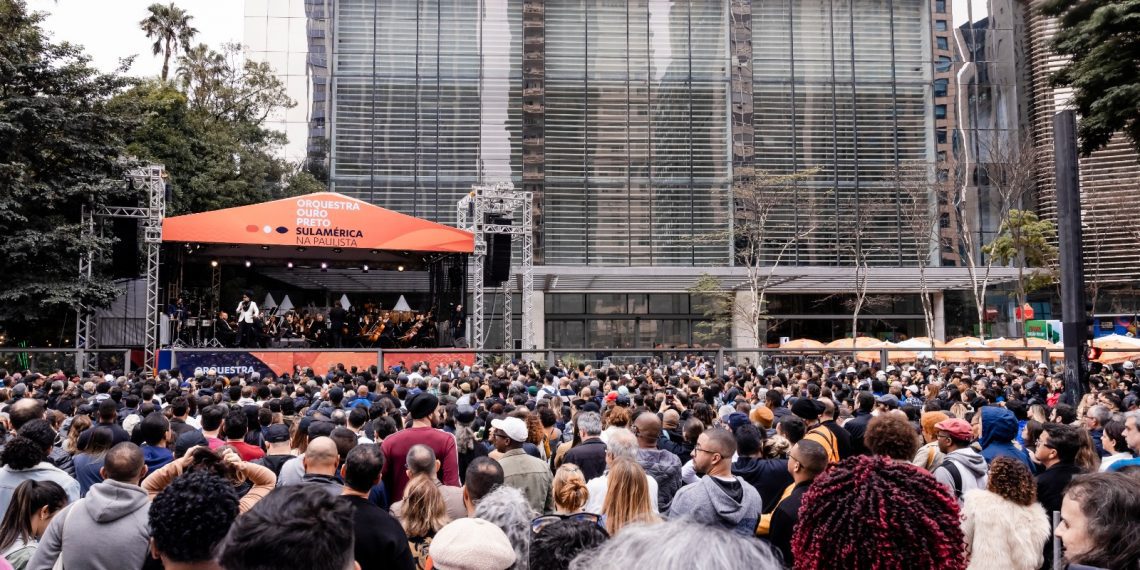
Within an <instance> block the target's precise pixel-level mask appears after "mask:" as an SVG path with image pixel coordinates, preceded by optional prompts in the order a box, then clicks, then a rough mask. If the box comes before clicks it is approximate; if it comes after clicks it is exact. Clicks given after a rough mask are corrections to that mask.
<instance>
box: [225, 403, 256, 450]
mask: <svg viewBox="0 0 1140 570" xmlns="http://www.w3.org/2000/svg"><path fill="white" fill-rule="evenodd" d="M248 432H249V418H247V417H246V415H245V412H243V411H241V410H234V411H232V412H230V413H229V415H227V416H226V421H225V423H224V424H223V426H222V433H223V434H225V436H226V441H225V445H227V446H229V447H232V448H233V450H234V451H236V452H237V454H238V456H239V457H241V460H242V461H253V460H255V459H261V458H262V457H265V452H264V451H263V450H262V449H261V448H260V447H258V446H256V445H250V444H248V443H246V442H245V436H246V433H248Z"/></svg>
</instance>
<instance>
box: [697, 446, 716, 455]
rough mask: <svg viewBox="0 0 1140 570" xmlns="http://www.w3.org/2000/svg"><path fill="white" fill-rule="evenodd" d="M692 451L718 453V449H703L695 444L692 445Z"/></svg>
mask: <svg viewBox="0 0 1140 570" xmlns="http://www.w3.org/2000/svg"><path fill="white" fill-rule="evenodd" d="M693 451H694V452H696V451H700V452H702V453H708V454H709V455H720V452H719V451H713V450H711V449H704V448H702V447H697V446H693Z"/></svg>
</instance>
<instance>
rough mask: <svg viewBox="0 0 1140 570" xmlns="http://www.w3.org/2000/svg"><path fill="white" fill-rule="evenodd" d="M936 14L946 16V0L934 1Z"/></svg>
mask: <svg viewBox="0 0 1140 570" xmlns="http://www.w3.org/2000/svg"><path fill="white" fill-rule="evenodd" d="M934 13H936V14H945V13H946V0H934Z"/></svg>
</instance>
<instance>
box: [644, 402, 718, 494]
mask: <svg viewBox="0 0 1140 570" xmlns="http://www.w3.org/2000/svg"><path fill="white" fill-rule="evenodd" d="M630 431H632V432H633V435H634V436H636V437H637V446H638V450H637V462H638V464H640V465H641V467H642V469H645V473H646V474H647V475H649V476H650V477H653V480H655V481H657V507H658V508H659V509H660V510H661V512H667V511H668V510H669V506H670V505H671V504H672V503H673V495H675V494H676V493H677V489H680V488H681V460H680V458H678V457H677V455H676V454H674V453H673V452H671V451H666V450H664V449H658V448H657V440H658V438H660V437H661V419H660V418H658V417H657V414H654V413H652V412H642V413H640V414H638V415H637V417H636V418H635V419H634V421H633V426H632V427H631V428H630ZM728 459H729V461H732V457H731V456H729V458H728Z"/></svg>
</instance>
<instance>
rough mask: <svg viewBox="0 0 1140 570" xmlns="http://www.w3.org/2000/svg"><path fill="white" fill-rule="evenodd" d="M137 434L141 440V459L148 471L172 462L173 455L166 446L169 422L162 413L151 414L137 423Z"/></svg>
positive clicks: (156, 469) (168, 435)
mask: <svg viewBox="0 0 1140 570" xmlns="http://www.w3.org/2000/svg"><path fill="white" fill-rule="evenodd" d="M139 432H140V433H141V434H142V438H143V445H142V451H143V457H144V458H145V460H146V468H147V470H148V471H151V472H154V471H158V470H159V469H162V468H163V467H165V466H166V464H167V463H170V462H171V461H174V453H173V452H172V451H170V449H169V447H168V446H167V444H168V443H169V442H170V433H171V432H170V420H167V419H166V416H164V415H162V412H151V413H149V414H147V416H146V417H145V418H143V419H142V421H141V422H139Z"/></svg>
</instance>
